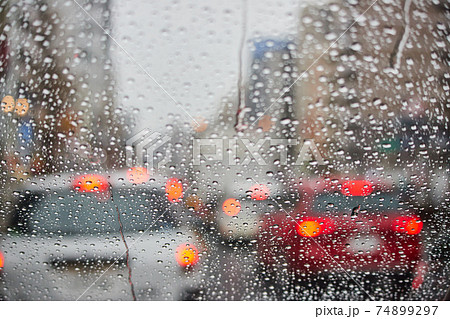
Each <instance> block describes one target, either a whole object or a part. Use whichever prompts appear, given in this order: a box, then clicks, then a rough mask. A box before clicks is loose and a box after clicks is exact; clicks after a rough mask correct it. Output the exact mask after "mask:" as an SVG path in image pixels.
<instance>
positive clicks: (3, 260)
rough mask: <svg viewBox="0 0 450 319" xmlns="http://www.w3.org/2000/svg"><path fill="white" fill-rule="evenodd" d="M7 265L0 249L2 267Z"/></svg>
mask: <svg viewBox="0 0 450 319" xmlns="http://www.w3.org/2000/svg"><path fill="white" fill-rule="evenodd" d="M4 265H5V257H4V256H3V254H2V252H1V251H0V268H3V266H4Z"/></svg>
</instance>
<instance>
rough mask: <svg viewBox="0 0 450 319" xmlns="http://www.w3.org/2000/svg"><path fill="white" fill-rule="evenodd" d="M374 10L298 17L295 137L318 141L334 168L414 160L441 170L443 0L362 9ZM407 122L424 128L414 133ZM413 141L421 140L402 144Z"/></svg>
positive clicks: (338, 5)
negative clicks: (437, 165)
mask: <svg viewBox="0 0 450 319" xmlns="http://www.w3.org/2000/svg"><path fill="white" fill-rule="evenodd" d="M372 3H373V2H372V1H358V2H353V1H336V2H327V3H326V4H324V5H314V6H307V7H305V8H304V9H303V10H302V12H301V16H300V36H299V39H300V42H299V43H300V47H301V48H300V50H299V51H300V53H299V65H300V66H301V67H300V73H302V72H305V74H304V76H303V77H302V79H300V80H299V81H298V83H297V85H296V92H297V93H296V95H297V96H298V97H300V98H299V99H298V100H297V106H298V113H299V119H300V122H301V125H300V134H302V135H304V136H306V137H308V138H314V139H315V140H316V141H317V142H320V143H321V147H322V149H323V150H324V151H326V152H327V153H328V155H329V156H330V159H331V160H332V161H335V162H334V169H336V170H341V171H342V170H352V169H353V170H357V169H358V166H359V167H360V168H363V169H368V168H375V167H377V166H378V167H388V166H390V167H391V168H393V166H398V165H399V166H401V167H402V164H401V163H400V162H404V161H407V160H411V161H415V162H417V161H418V157H417V155H420V156H421V159H423V160H424V161H429V160H433V161H435V162H436V163H441V164H445V162H444V159H445V158H446V157H448V118H449V104H448V94H449V90H448V85H449V67H448V62H449V59H448V49H449V43H448V39H447V37H448V19H449V6H448V2H445V1H440V2H438V1H409V0H406V1H400V2H398V1H397V2H389V3H385V2H382V3H375V4H374V5H373V6H372V7H371V8H370V9H368V8H369V6H370V5H371V4H372ZM366 9H368V10H367V12H365V13H364V11H365V10H366ZM362 13H364V14H363V15H362ZM414 123H416V124H417V125H418V126H422V125H425V126H424V127H423V128H422V127H419V128H418V129H417V130H415V128H414ZM411 128H412V130H411ZM414 131H415V132H414ZM411 134H412V135H414V136H410V135H411ZM412 137H414V138H413V139H415V140H416V141H422V143H420V142H419V143H418V144H414V145H412V144H408V143H413V142H411V138H412ZM358 162H359V163H361V164H363V163H364V164H365V165H358ZM349 163H350V164H349ZM355 163H356V165H355Z"/></svg>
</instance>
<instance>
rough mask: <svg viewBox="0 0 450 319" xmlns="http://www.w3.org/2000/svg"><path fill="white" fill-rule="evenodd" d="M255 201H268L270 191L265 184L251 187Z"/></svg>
mask: <svg viewBox="0 0 450 319" xmlns="http://www.w3.org/2000/svg"><path fill="white" fill-rule="evenodd" d="M250 192H251V198H252V199H253V200H266V199H267V198H268V197H269V196H270V189H269V187H267V186H266V185H264V184H255V185H253V186H252V187H250Z"/></svg>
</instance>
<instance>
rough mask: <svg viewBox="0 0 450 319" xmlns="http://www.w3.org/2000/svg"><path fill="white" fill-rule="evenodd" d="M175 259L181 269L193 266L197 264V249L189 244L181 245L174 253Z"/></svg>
mask: <svg viewBox="0 0 450 319" xmlns="http://www.w3.org/2000/svg"><path fill="white" fill-rule="evenodd" d="M175 259H176V260H177V262H178V264H179V265H180V266H182V267H187V266H193V265H195V264H196V263H197V262H198V259H199V257H198V249H197V248H196V247H195V246H194V245H192V244H189V243H186V244H181V245H180V246H178V247H177V249H176V251H175Z"/></svg>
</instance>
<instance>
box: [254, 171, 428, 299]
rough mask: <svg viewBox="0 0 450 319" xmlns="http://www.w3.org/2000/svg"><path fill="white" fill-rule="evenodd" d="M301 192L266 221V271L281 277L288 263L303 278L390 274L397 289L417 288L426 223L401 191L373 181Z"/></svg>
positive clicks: (314, 185) (310, 186) (320, 183)
mask: <svg viewBox="0 0 450 319" xmlns="http://www.w3.org/2000/svg"><path fill="white" fill-rule="evenodd" d="M299 191H300V196H301V201H300V203H299V205H298V206H297V207H296V209H295V210H294V211H292V212H287V211H282V212H279V213H276V214H273V215H269V216H266V218H265V220H264V226H263V228H262V230H261V232H260V237H259V240H258V251H259V256H260V260H261V262H262V264H263V265H264V269H263V272H265V275H267V276H269V274H271V275H272V276H277V275H279V274H280V273H281V272H282V269H283V266H286V268H287V269H288V270H289V271H290V272H291V273H294V277H295V279H296V280H300V281H301V278H309V279H310V278H314V277H320V278H325V279H326V278H327V276H328V275H329V274H333V273H341V274H344V275H348V274H353V276H357V275H358V274H366V275H375V277H376V276H377V275H380V276H381V275H386V276H388V278H389V279H390V280H392V283H393V284H392V286H396V289H397V293H406V291H408V289H409V288H411V284H412V279H413V276H414V273H415V270H416V268H417V267H418V265H419V263H420V261H421V258H422V244H421V237H420V233H421V230H422V227H423V224H422V221H421V220H420V218H419V217H418V212H416V211H414V210H412V209H410V208H409V207H408V205H407V203H406V201H404V198H403V195H402V192H401V191H400V190H399V189H396V188H395V187H392V186H389V185H386V184H384V185H383V184H382V183H372V182H370V181H367V180H343V181H338V180H317V181H310V182H304V183H302V184H301V186H300V188H299ZM375 277H373V276H372V279H371V280H372V281H373V280H374V278H375ZM375 279H376V278H375ZM363 281H364V279H363ZM370 286H371V288H372V289H373V288H375V287H374V286H376V285H374V284H373V282H372V284H371V285H370ZM361 288H363V287H361ZM400 290H401V291H400Z"/></svg>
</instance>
